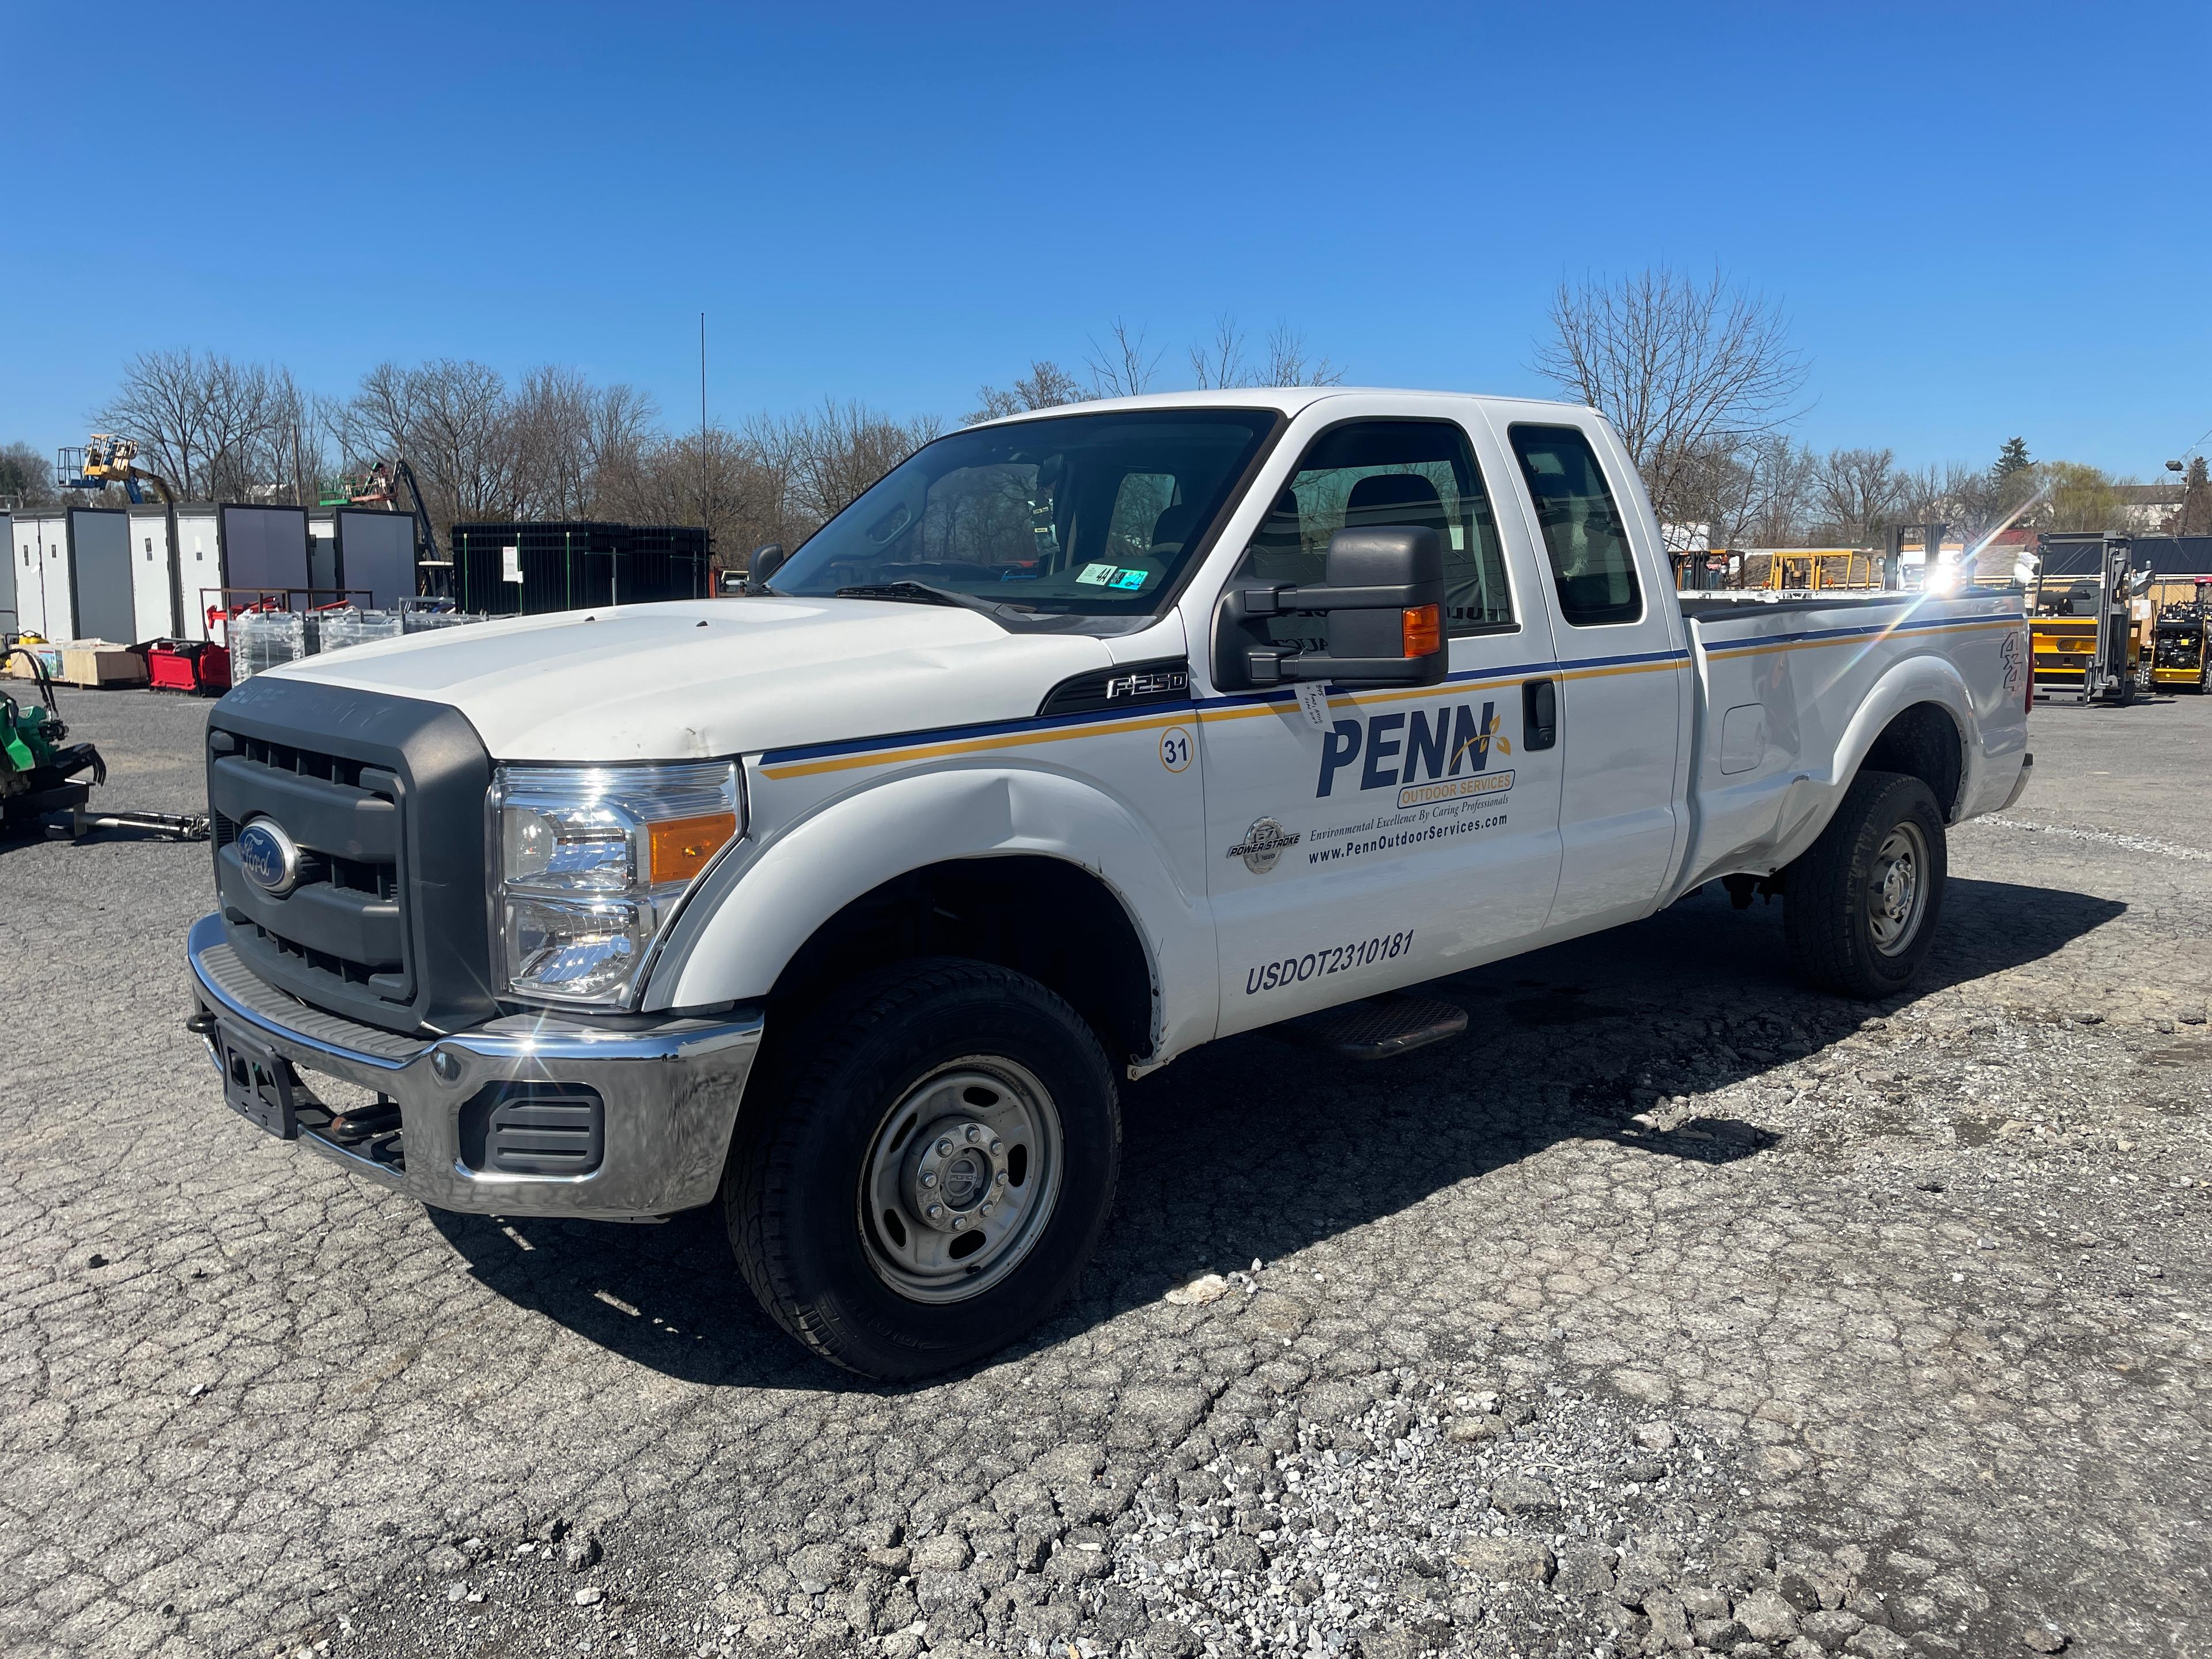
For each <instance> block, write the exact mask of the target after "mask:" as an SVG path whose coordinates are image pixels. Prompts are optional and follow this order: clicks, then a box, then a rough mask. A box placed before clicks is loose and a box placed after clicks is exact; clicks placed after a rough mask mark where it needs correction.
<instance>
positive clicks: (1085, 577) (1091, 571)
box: [1075, 564, 1120, 587]
mask: <svg viewBox="0 0 2212 1659" xmlns="http://www.w3.org/2000/svg"><path fill="white" fill-rule="evenodd" d="M1118 568H1120V567H1118V566H1116V565H1110V564H1086V565H1085V566H1084V567H1083V569H1082V572H1081V574H1079V575H1078V576H1077V577H1076V579H1075V580H1078V581H1079V582H1081V583H1082V584H1083V585H1084V586H1085V587H1103V586H1106V584H1107V583H1108V582H1110V581H1112V580H1114V575H1115V571H1116V570H1117V569H1118Z"/></svg>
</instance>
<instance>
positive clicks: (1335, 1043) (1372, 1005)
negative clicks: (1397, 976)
mask: <svg viewBox="0 0 2212 1659" xmlns="http://www.w3.org/2000/svg"><path fill="white" fill-rule="evenodd" d="M1273 1030H1274V1034H1275V1035H1276V1036H1279V1037H1281V1038H1282V1039H1283V1040H1284V1041H1285V1042H1299V1043H1304V1044H1305V1045H1306V1046H1307V1047H1308V1048H1325V1049H1327V1050H1328V1052H1329V1053H1331V1054H1341V1055H1342V1056H1344V1058H1345V1059H1346V1060H1393V1059H1395V1058H1396V1057H1397V1056H1398V1055H1400V1054H1411V1053H1412V1052H1413V1050H1414V1049H1416V1048H1427V1047H1428V1046H1429V1044H1431V1042H1448V1041H1449V1040H1450V1039H1451V1038H1453V1037H1455V1036H1459V1035H1460V1033H1461V1032H1462V1031H1464V1030H1467V1010H1466V1009H1464V1008H1461V1007H1457V1006H1455V1005H1453V1004H1451V1003H1449V1002H1440V1001H1438V1000H1437V999H1436V998H1434V997H1424V996H1415V995H1413V994H1411V993H1410V992H1406V991H1392V992H1388V993H1386V994H1383V995H1382V996H1379V997H1370V998H1368V999H1367V1000H1366V1001H1364V1002H1352V1003H1346V1005H1345V1006H1343V1007H1341V1008H1324V1009H1322V1011H1321V1012H1319V1013H1317V1014H1305V1015H1302V1016H1300V1017H1299V1018H1297V1019H1291V1020H1285V1021H1284V1022H1283V1023H1282V1024H1280V1025H1278V1026H1276V1027H1274V1028H1273Z"/></svg>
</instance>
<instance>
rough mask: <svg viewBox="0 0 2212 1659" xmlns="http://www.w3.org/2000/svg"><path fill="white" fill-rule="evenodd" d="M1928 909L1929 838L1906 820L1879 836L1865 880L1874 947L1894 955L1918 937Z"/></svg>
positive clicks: (1868, 921)
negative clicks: (1878, 848) (1880, 838)
mask: <svg viewBox="0 0 2212 1659" xmlns="http://www.w3.org/2000/svg"><path fill="white" fill-rule="evenodd" d="M1927 912H1928V838H1927V836H1924V835H1923V834H1922V833H1921V831H1920V826H1919V825H1918V824H1917V823H1911V822H1910V821H1907V822H1905V823H1899V824H1897V825H1895V826H1893V828H1892V829H1891V830H1890V832H1889V833H1888V834H1887V836H1883V837H1882V842H1881V848H1880V850H1879V851H1877V852H1876V853H1875V855H1874V869H1873V872H1872V873H1871V876H1870V878H1869V880H1868V883H1867V923H1868V926H1869V928H1870V929H1871V930H1872V932H1873V933H1874V948H1875V950H1877V951H1881V954H1882V955H1884V956H1886V957H1893V956H1896V955H1898V954H1899V952H1901V951H1905V949H1906V948H1908V947H1909V946H1910V945H1911V943H1912V941H1913V940H1914V939H1916V938H1917V937H1918V935H1919V933H1920V923H1921V920H1922V918H1923V917H1924V916H1925V915H1927Z"/></svg>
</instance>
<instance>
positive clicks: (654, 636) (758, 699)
mask: <svg viewBox="0 0 2212 1659" xmlns="http://www.w3.org/2000/svg"><path fill="white" fill-rule="evenodd" d="M2026 645H2027V639H2026V625H2025V623H2024V621H2023V617H2022V604H2021V595H2020V593H2019V592H2017V591H2004V590H1979V589H1968V590H1967V591H1966V592H1961V593H1960V594H1956V595H1951V596H1942V595H1934V594H1926V593H1915V594H1878V595H1871V596H1865V597H1859V598H1851V599H1839V598H1837V597H1834V596H1808V597H1805V598H1800V599H1790V598H1786V597H1785V598H1783V599H1778V600H1769V599H1752V598H1742V599H1727V598H1698V599H1682V598H1680V597H1678V595H1677V594H1676V592H1675V591H1674V586H1673V584H1672V582H1671V580H1669V576H1668V560H1667V556H1666V553H1665V550H1664V548H1663V547H1662V541H1661V535H1660V530H1659V526H1658V525H1657V523H1656V521H1655V520H1654V518H1653V515H1652V513H1651V509H1650V503H1649V501H1648V500H1647V498H1646V496H1645V495H1644V489H1643V488H1642V486H1641V484H1640V483H1639V482H1638V477H1637V474H1636V471H1635V469H1634V468H1633V467H1632V465H1630V464H1629V462H1628V459H1627V457H1626V454H1625V453H1624V452H1623V449H1622V447H1621V445H1620V442H1619V441H1618V440H1617V439H1616V437H1615V435H1614V434H1613V432H1612V430H1611V429H1610V428H1608V427H1607V424H1606V422H1605V421H1604V420H1603V419H1602V418H1601V417H1600V416H1598V415H1597V414H1595V413H1594V412H1593V411H1591V410H1587V409H1582V408H1573V407H1568V406H1565V405H1561V404H1547V403H1536V402H1525V401H1517V400H1513V399H1504V398H1473V397H1459V396H1448V395H1442V394H1435V393H1427V392H1360V391H1346V390H1338V389H1319V390H1313V389H1309V390H1302V391H1287V392H1224V393H1212V394H1194V395H1190V396H1184V397H1153V398H1133V399H1128V400H1124V401H1117V402H1111V403H1101V404H1087V405H1081V406H1077V407H1073V408H1069V409H1064V410H1051V411H1047V412H1041V413H1038V414H1036V415H1034V416H1021V417H1018V418H1015V419H1012V420H1008V421H1002V422H995V423H993V424H989V425H984V426H979V427H974V428H969V429H966V430H963V431H961V432H957V433H955V434H953V435H951V436H948V437H945V438H940V439H939V440H938V441H935V442H933V443H931V444H929V445H928V446H927V447H924V448H923V449H922V450H921V451H920V452H919V453H916V454H915V456H913V457H912V458H911V459H908V460H907V461H906V462H904V463H903V464H902V465H900V466H899V467H898V468H897V469H896V471H893V472H891V473H890V474H889V475H888V476H887V477H884V479H883V480H882V481H881V482H879V483H877V484H876V485H875V486H874V487H873V488H872V489H869V490H868V491H867V493H866V494H865V495H862V496H860V499H859V500H858V501H854V503H853V505H852V506H851V507H848V508H847V509H846V510H845V511H844V512H843V513H840V514H839V515H838V516H837V517H836V519H835V520H832V521H831V522H830V523H829V524H828V525H827V526H824V527H823V529H822V530H821V531H819V532H817V533H816V534H815V535H814V536H813V537H812V538H811V539H809V540H808V541H807V542H805V544H804V545H802V546H800V547H799V548H798V549H796V550H794V551H793V553H792V554H791V555H790V556H788V557H787V558H781V559H780V558H779V556H778V554H777V553H776V551H775V550H763V556H760V557H759V558H758V559H757V562H756V568H755V575H754V580H753V592H752V594H751V596H750V597H745V598H740V599H714V600H706V601H701V602H696V603H684V604H673V605H641V606H637V607H633V608H623V609H607V610H602V611H593V612H569V613H566V614H562V615H558V616H540V617H522V618H516V619H513V620H509V621H506V622H497V623H486V624H483V625H481V626H477V627H474V628H470V629H456V630H453V631H450V632H445V633H440V634H435V635H418V636H414V637H410V638H406V639H401V640H394V641H386V642H383V643H380V644H374V645H368V646H364V647H359V648H356V649H354V650H349V651H346V652H343V653H334V654H331V655H327V656H324V657H319V658H313V659H306V660H303V661H301V662H299V663H296V664H293V665H287V666H285V667H283V668H279V669H276V670H274V671H270V672H267V673H264V674H258V675H256V676H254V677H253V678H252V679H251V680H249V681H247V682H246V684H243V685H242V686H240V688H239V689H238V690H234V691H233V692H232V693H231V694H230V695H229V696H226V697H225V698H224V699H223V700H222V702H220V703H218V704H217V705H216V708H214V710H213V712H212V714H211V718H210V722H209V728H208V733H207V742H208V753H207V763H208V792H209V799H210V805H211V807H212V810H213V812H214V814H215V823H216V837H215V839H216V851H215V879H216V895H217V908H216V913H215V914H214V915H210V916H208V917H206V918H205V919H204V920H203V921H200V922H199V923H198V924H197V926H196V927H194V928H193V929H192V931H191V938H190V941H189V945H188V953H189V958H190V963H191V974H192V985H193V987H194V994H195V1000H196V1003H197V1006H196V1008H195V1011H194V1014H193V1018H192V1021H191V1024H192V1026H193V1029H195V1030H197V1031H199V1032H200V1033H201V1034H202V1035H203V1036H204V1037H205V1038H206V1039H207V1042H208V1044H209V1047H210V1050H211V1052H212V1054H213V1055H214V1057H215V1059H216V1063H217V1066H218V1067H219V1069H220V1070H221V1072H222V1075H223V1079H224V1091H225V1096H226V1098H227V1099H228V1103H229V1104H230V1105H232V1106H233V1107H234V1108H235V1109H237V1110H238V1111H240V1113H242V1114H243V1115H245V1116H246V1117H247V1118H248V1119H250V1120H252V1121H253V1122H255V1123H257V1124H258V1125H259V1126H261V1127H263V1128H264V1129H267V1130H270V1131H272V1132H274V1133H277V1134H279V1135H283V1136H286V1137H296V1138H298V1139H302V1140H305V1141H306V1142H307V1144H308V1145H309V1146H313V1148H314V1149H315V1150H317V1151H318V1152H321V1153H324V1154H325V1155H327V1156H329V1157H331V1158H335V1159H337V1161H338V1162H339V1163H340V1164H343V1166H344V1167H345V1168H347V1169H349V1170H352V1171H354V1172H355V1173H356V1174H357V1175H358V1176H361V1177H362V1178H363V1179H365V1180H368V1181H370V1182H378V1183H381V1184H382V1185H384V1186H386V1187H388V1188H393V1189H396V1190H397V1191H399V1192H402V1193H406V1194H412V1195H414V1196H415V1197H416V1198H417V1199H420V1200H422V1201H423V1202H425V1203H428V1204H431V1205H435V1206H443V1207H446V1208H447V1209H452V1210H459V1211H471V1212H489V1213H493V1214H501V1215H507V1216H520V1215H558V1216H569V1217H584V1218H606V1219H617V1220H639V1221H643V1220H651V1219H655V1218H663V1217H665V1216H668V1215H670V1214H671V1213H673V1212H678V1211H682V1210H685V1209H689V1208H692V1207H694V1206H702V1205H706V1204H709V1203H719V1204H720V1206H722V1210H723V1213H724V1215H725V1217H726V1224H727V1228H728V1231H729V1236H730V1239H731V1242H732V1246H733V1248H734V1249H735V1253H736V1255H737V1259H738V1262H739V1264H740V1266H741V1267H742V1269H743V1272H744V1276H745V1278H746V1279H747V1280H748V1282H749V1283H750V1285H751V1286H752V1288H753V1289H754V1291H756V1292H757V1294H758V1296H759V1297H760V1299H761V1301H762V1302H763V1304H764V1305H765V1306H766V1307H767V1308H768V1310H769V1312H770V1313H771V1314H772V1315H773V1316H775V1319H776V1320H777V1321H778V1322H780V1323H781V1325H782V1326H783V1328H785V1329H787V1331H789V1332H790V1333H791V1334H793V1336H795V1337H797V1338H798V1339H799V1340H801V1341H803V1342H805V1344H807V1345H808V1346H811V1348H813V1349H814V1350H815V1351H817V1352H819V1353H820V1354H823V1355H824V1356H826V1357H828V1358H830V1359H833V1360H836V1361H837V1362H839V1363H840V1364H844V1365H847V1366H849V1367H851V1368H852V1369H853V1370H857V1371H860V1372H863V1373H866V1374H867V1375H870V1376H878V1377H902V1376H917V1375H921V1374H924V1373H927V1372H930V1371H933V1370H940V1369H943V1368H945V1367H948V1366H951V1365H956V1364H962V1363H964V1362H966V1361H969V1360H971V1359H974V1358H977V1357H979V1356H981V1355H983V1354H986V1353H987V1352H991V1351H992V1350H994V1349H995V1348H997V1347H999V1346H1002V1345H1004V1344H1005V1343H1006V1341H1008V1340H1010V1339H1012V1337H1013V1336H1015V1335H1016V1334H1018V1333H1019V1332H1020V1331H1022V1330H1023V1329H1024V1328H1026V1327H1027V1326H1029V1325H1030V1323H1031V1322H1033V1321H1035V1320H1036V1318H1038V1317H1039V1316H1040V1315H1041V1314H1042V1313H1043V1312H1044V1311H1045V1310H1047V1309H1048V1308H1049V1307H1050V1306H1051V1305H1052V1304H1054V1302H1055V1300H1057V1299H1058V1298H1060V1297H1061V1296H1062V1295H1063V1294H1064V1293H1065V1292H1066V1291H1067V1289H1068V1288H1069V1286H1070V1285H1071V1284H1072V1283H1073V1280H1074V1279H1075V1278H1076V1276H1077V1274H1078V1273H1079V1272H1080V1271H1081V1269H1082V1267H1083V1266H1084V1263H1085V1260H1086V1258H1087V1257H1088V1255H1090V1253H1091V1249H1092V1246H1093V1244H1094V1243H1095V1241H1096V1240H1097V1237H1098V1235H1099V1232H1100V1230H1101V1228H1102V1227H1103V1225H1104V1224H1105V1221H1106V1218H1107V1214H1108V1211H1109V1206H1110V1204H1111V1202H1112V1199H1113V1194H1114V1188H1115V1172H1116V1167H1117V1164H1118V1160H1119V1158H1120V1146H1121V1129H1120V1121H1119V1117H1118V1111H1117V1106H1116V1084H1117V1080H1118V1079H1126V1078H1135V1077H1138V1076H1141V1075H1142V1074H1144V1073H1146V1072H1149V1071H1151V1070H1152V1069H1153V1068H1155V1067H1158V1066H1164V1065H1166V1064H1167V1063H1168V1062H1169V1061H1170V1060H1173V1059H1175V1058H1176V1056H1177V1055H1178V1054H1183V1053H1184V1052H1186V1051H1188V1049H1190V1048H1194V1047H1195V1046H1196V1045H1198V1044H1200V1043H1203V1042H1211V1041H1212V1040H1214V1039H1216V1038H1220V1037H1226V1036H1233V1035H1235V1034H1237V1033H1239V1032H1245V1031H1250V1030H1255V1029H1257V1028H1260V1027H1265V1026H1274V1025H1279V1024H1283V1023H1285V1022H1293V1021H1297V1022H1302V1024H1300V1025H1298V1026H1297V1027H1295V1028H1293V1029H1297V1030H1301V1031H1302V1032H1304V1033H1306V1034H1308V1035H1311V1034H1313V1033H1314V1032H1316V1031H1317V1032H1318V1033H1319V1036H1320V1037H1321V1039H1322V1040H1324V1041H1327V1042H1338V1043H1340V1044H1341V1045H1342V1046H1343V1047H1344V1048H1346V1050H1347V1051H1348V1052H1355V1053H1361V1052H1364V1053H1366V1054H1385V1053H1389V1052H1391V1051H1393V1050H1395V1049H1403V1048H1408V1047H1412V1046H1413V1045H1414V1044H1415V1043H1417V1042H1419V1041H1420V1040H1422V1039H1424V1038H1427V1037H1432V1036H1440V1035H1444V1034H1447V1033H1448V1032H1449V1030H1451V1029H1452V1027H1453V1024H1454V1022H1453V1021H1452V1020H1451V1019H1450V1018H1449V1017H1442V1018H1440V1017H1439V1016H1438V1014H1437V1001H1436V1000H1435V999H1433V998H1419V997H1412V996H1407V995H1405V994H1403V992H1404V987H1411V986H1414V985H1417V984H1419V983H1420V982H1421V981H1429V980H1434V979H1437V978H1438V977H1440V976H1442V975H1449V974H1452V973H1454V972H1456V971H1458V970H1461V969H1468V968H1471V967H1474V966H1475V965H1476V964H1478V963H1486V962H1490V961H1492V960H1494V959H1496V958H1498V957H1505V956H1510V955H1511V954H1513V953H1515V952H1517V951H1530V950H1534V949H1536V948H1538V947H1540V946H1542V945H1548V944H1551V943H1553V942H1554V941H1557V940H1560V939H1571V938H1574V937H1576V936H1577V935H1578V934H1584V933H1591V932H1593V931H1595V930H1596V929H1599V928H1604V927H1616V926H1619V925H1620V924H1622V923H1625V922H1630V921H1635V920H1637V919H1638V918H1639V917H1643V916H1648V915H1651V914H1652V913H1653V912H1654V911H1656V910H1657V909H1660V908H1662V907H1664V906H1666V905H1668V904H1670V903H1672V902H1674V901H1675V900H1676V899H1678V898H1680V897H1681V896H1683V895H1685V894H1686V893H1688V892H1690V891H1692V890H1694V889H1696V888H1698V887H1699V886H1700V885H1701V884H1705V883H1709V882H1712V881H1715V880H1717V879H1718V880H1722V881H1725V882H1726V883H1728V884H1729V885H1730V887H1731V889H1732V890H1734V891H1735V893H1736V894H1737V896H1739V897H1740V898H1743V899H1747V898H1748V896H1749V891H1750V890H1751V889H1752V888H1753V887H1754V886H1755V887H1758V888H1762V889H1764V890H1766V891H1768V892H1770V893H1772V892H1776V891H1779V892H1780V893H1781V894H1782V896H1783V897H1784V903H1785V927H1786V932H1787V935H1788V939H1789V941H1790V945H1791V947H1792V949H1793V951H1794V952H1795V956H1796V961H1797V963H1799V964H1800V966H1801V967H1802V969H1803V971H1804V972H1805V973H1806V974H1807V975H1809V976H1810V977H1811V978H1812V979H1813V980H1814V981H1816V982H1818V983H1820V984H1821V985H1824V986H1826V987H1830V988H1832V989H1833V990H1834V991H1837V992H1838V993H1841V994H1844V995H1846V996H1853V997H1861V998H1867V997H1877V996H1881V995H1884V994H1889V993H1891V992H1893V991H1895V990H1897V989H1898V988H1899V987H1903V986H1904V985H1905V983H1906V981H1908V980H1909V979H1910V978H1911V975H1912V974H1913V971H1914V969H1915V967H1916V965H1917V963H1919V961H1920V959H1921V957H1922V956H1923V953H1924V952H1925V951H1927V949H1928V947H1929V940H1930V939H1931V937H1932V936H1933V934H1934V933H1935V931H1936V926H1937V923H1938V921H1939V920H1940V917H1941V914H1942V902H1943V890H1944V873H1945V865H1944V856H1945V855H1944V834H1945V827H1946V826H1947V825H1948V824H1950V823H1957V822H1958V821H1960V819H1962V818H1965V817H1970V816H1972V815H1973V814H1975V813H1979V812H1986V811H1992V810H1995V809H1996V808H1998V807H2000V806H2002V805H2007V804H2008V803H2009V802H2010V801H2011V800H2012V799H2014V798H2015V796H2017V795H2018V793H2020V791H2021V787H2022V786H2023V784H2024V783H2025V781H2026V779H2027V767H2028V765H2029V763H2030V761H2029V757H2028V755H2027V752H2026V748H2025V738H2026V732H2027V699H2028V696H2029V689H2028V662H2027V651H2026ZM1347 1011H1348V1012H1347ZM1448 1014H1449V1011H1447V1015H1448ZM1316 1022H1318V1023H1317V1024H1316ZM1457 1023H1459V1024H1463V1023H1464V1015H1463V1014H1461V1015H1459V1016H1458V1022H1457Z"/></svg>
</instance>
